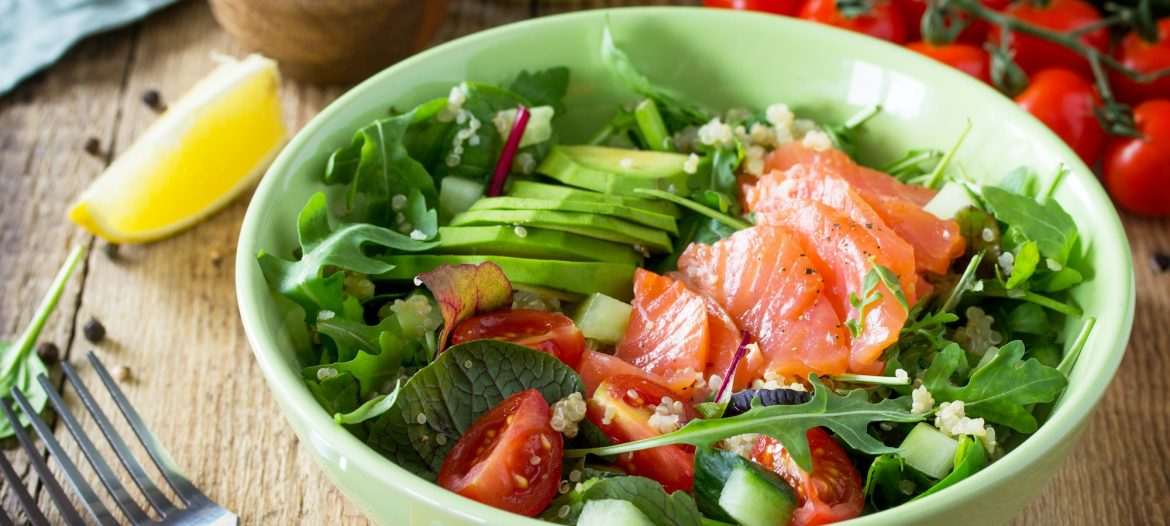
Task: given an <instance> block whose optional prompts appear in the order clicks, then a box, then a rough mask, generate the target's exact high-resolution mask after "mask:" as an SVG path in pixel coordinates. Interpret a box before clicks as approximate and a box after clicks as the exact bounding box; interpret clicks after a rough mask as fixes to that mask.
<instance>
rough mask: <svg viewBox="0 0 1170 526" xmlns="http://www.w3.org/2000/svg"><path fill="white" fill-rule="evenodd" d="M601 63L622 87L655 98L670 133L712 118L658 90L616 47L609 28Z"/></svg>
mask: <svg viewBox="0 0 1170 526" xmlns="http://www.w3.org/2000/svg"><path fill="white" fill-rule="evenodd" d="M601 60H602V61H603V62H605V65H606V66H607V67H608V68H609V71H610V73H613V75H614V77H617V79H618V81H619V82H621V83H622V85H624V86H625V87H626V88H628V89H629V90H630V91H633V92H634V93H637V94H639V95H642V96H643V97H649V98H651V99H654V101H655V102H657V103H658V106H659V110H660V111H661V112H662V116H663V119H664V120H665V121H666V125H667V127H668V128H670V129H671V131H678V129H680V128H682V127H683V126H684V125H686V124H692V125H699V124H703V123H705V122H707V119H709V117H708V115H707V112H705V111H703V110H702V108H699V107H698V106H696V105H694V104H691V103H689V102H684V101H682V100H679V99H676V98H674V97H671V96H670V95H667V94H665V93H663V92H662V91H660V90H659V89H657V88H655V87H654V86H653V85H652V84H651V83H650V79H648V78H646V76H645V75H642V74H641V73H640V72H638V69H637V68H635V67H634V64H633V62H631V61H630V57H629V56H628V55H626V53H625V51H622V50H621V49H620V48H618V47H617V45H616V44H614V41H613V35H612V34H611V33H610V31H609V26H608V25H607V26H606V27H605V30H604V32H603V33H602V34H601Z"/></svg>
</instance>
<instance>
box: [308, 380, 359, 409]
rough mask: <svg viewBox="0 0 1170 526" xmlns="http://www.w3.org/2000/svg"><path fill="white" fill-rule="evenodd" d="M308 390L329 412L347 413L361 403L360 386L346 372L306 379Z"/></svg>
mask: <svg viewBox="0 0 1170 526" xmlns="http://www.w3.org/2000/svg"><path fill="white" fill-rule="evenodd" d="M305 385H307V386H308V387H309V392H311V393H313V397H314V398H316V399H317V403H319V404H321V407H323V408H325V412H327V413H329V414H338V413H348V412H350V411H353V410H355V409H357V408H358V407H359V406H360V405H361V392H360V391H361V386H360V385H359V384H358V382H357V381H356V380H355V379H354V376H353V375H352V374H350V373H348V372H345V373H340V374H338V375H337V376H332V377H328V378H325V379H323V380H320V381H318V380H317V379H316V377H314V378H313V379H312V380H306V381H305Z"/></svg>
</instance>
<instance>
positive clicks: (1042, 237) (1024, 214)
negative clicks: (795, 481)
mask: <svg viewBox="0 0 1170 526" xmlns="http://www.w3.org/2000/svg"><path fill="white" fill-rule="evenodd" d="M983 199H984V200H986V201H987V206H988V207H990V208H991V211H992V213H993V214H995V218H996V219H998V220H1000V221H1003V222H1004V223H1007V224H1008V225H1011V226H1012V227H1013V228H1015V229H1017V230H1019V232H1020V233H1022V234H1023V235H1024V236H1026V237H1027V239H1029V240H1031V241H1035V242H1036V246H1037V248H1038V249H1039V250H1040V255H1042V256H1044V257H1047V258H1051V259H1053V260H1055V261H1056V262H1057V263H1060V264H1061V265H1064V264H1066V263H1068V257H1069V254H1070V253H1071V252H1072V249H1073V245H1074V244H1075V243H1076V240H1077V225H1076V223H1074V222H1073V220H1072V217H1071V216H1069V215H1068V213H1067V212H1065V211H1064V208H1061V206H1060V203H1057V202H1056V200H1054V199H1048V200H1046V201H1044V202H1043V203H1039V202H1037V201H1036V200H1035V199H1032V198H1030V197H1026V196H1022V195H1019V194H1014V193H1012V192H1009V191H1007V190H1004V189H1002V188H997V187H994V186H988V187H984V188H983Z"/></svg>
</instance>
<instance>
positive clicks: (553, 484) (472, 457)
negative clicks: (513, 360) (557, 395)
mask: <svg viewBox="0 0 1170 526" xmlns="http://www.w3.org/2000/svg"><path fill="white" fill-rule="evenodd" d="M550 416H551V414H550V410H549V406H548V403H547V402H545V401H544V397H543V396H541V394H540V391H537V390H536V389H529V390H527V391H521V392H519V393H516V394H514V395H512V396H510V397H508V398H507V399H506V400H504V401H503V402H500V403H499V405H497V406H496V407H494V408H492V410H491V411H488V412H487V413H486V414H484V415H483V416H481V417H480V418H479V420H476V421H475V423H474V424H472V425H471V427H469V428H467V431H466V432H464V433H463V436H462V437H460V438H459V441H458V442H457V443H456V444H455V447H453V448H452V449H451V452H450V453H448V454H447V459H446V460H444V461H443V467H442V468H441V469H440V470H439V480H438V483H439V485H440V486H442V487H444V488H447V489H449V490H451V491H453V492H455V493H458V494H460V495H463V496H464V497H467V498H469V499H472V500H476V501H479V502H482V503H484V504H487V505H489V506H492V507H495V508H499V509H502V510H506V511H510V512H513V513H519V514H521V515H527V516H529V517H535V516H536V515H538V514H539V513H540V512H541V511H544V509H545V508H546V507H548V503H549V502H552V499H553V497H555V496H556V494H557V485H558V484H559V483H560V479H561V461H562V460H563V457H564V441H563V438H562V437H561V434H560V433H558V432H557V431H555V430H554V429H553V428H552V425H550V424H549V418H550Z"/></svg>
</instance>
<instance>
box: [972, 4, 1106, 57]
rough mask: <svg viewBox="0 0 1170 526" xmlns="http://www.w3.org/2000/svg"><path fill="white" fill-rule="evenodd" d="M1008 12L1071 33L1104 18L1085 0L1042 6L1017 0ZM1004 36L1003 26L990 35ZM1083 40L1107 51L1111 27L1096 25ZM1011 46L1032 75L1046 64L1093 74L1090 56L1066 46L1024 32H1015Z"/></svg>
mask: <svg viewBox="0 0 1170 526" xmlns="http://www.w3.org/2000/svg"><path fill="white" fill-rule="evenodd" d="M1005 14H1007V15H1009V16H1012V17H1014V18H1016V19H1017V20H1019V21H1021V22H1024V23H1027V24H1031V25H1034V26H1038V27H1043V28H1046V29H1050V30H1052V31H1057V32H1061V33H1068V32H1070V31H1074V30H1076V29H1078V28H1081V27H1085V26H1087V25H1089V24H1094V23H1097V22H1099V21H1100V20H1101V15H1100V14H1099V13H1098V12H1097V9H1096V8H1094V7H1093V6H1092V5H1091V4H1089V3H1088V2H1085V1H1084V0H1051V2H1049V3H1048V5H1047V6H1045V7H1043V8H1040V7H1036V6H1035V5H1033V4H1032V3H1031V2H1016V3H1014V4H1012V5H1011V6H1010V7H1008V8H1007V10H1006V11H1005ZM1003 38H1004V29H1003V28H1002V27H1001V28H997V29H996V30H993V31H992V32H991V35H990V40H991V41H992V42H993V43H999V42H1000V41H1001V40H1002V39H1003ZM1080 41H1081V43H1082V44H1085V45H1087V46H1092V47H1095V48H1097V49H1098V50H1100V51H1102V52H1104V51H1105V50H1106V49H1108V47H1109V30H1108V29H1106V28H1103V27H1102V28H1097V29H1094V30H1092V31H1089V32H1088V33H1085V34H1084V35H1083V36H1081V38H1080ZM1008 48H1009V49H1010V50H1011V51H1013V52H1014V53H1015V58H1016V63H1017V64H1019V65H1020V67H1021V68H1023V69H1024V71H1025V72H1027V73H1028V74H1029V75H1031V74H1034V73H1036V72H1038V71H1040V70H1042V69H1044V68H1065V69H1071V70H1073V71H1076V72H1078V73H1081V74H1082V75H1085V76H1091V75H1092V70H1091V69H1090V67H1089V62H1088V60H1086V59H1085V57H1083V56H1082V55H1080V54H1078V53H1077V52H1075V51H1072V50H1070V49H1068V48H1066V47H1064V46H1061V45H1059V44H1055V43H1052V42H1048V41H1046V40H1042V39H1039V38H1036V37H1033V36H1028V35H1024V34H1021V33H1018V32H1016V33H1012V34H1011V35H1010V40H1009V41H1008Z"/></svg>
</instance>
